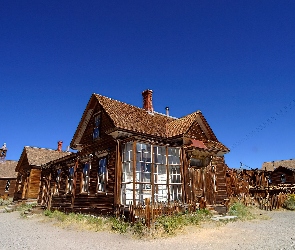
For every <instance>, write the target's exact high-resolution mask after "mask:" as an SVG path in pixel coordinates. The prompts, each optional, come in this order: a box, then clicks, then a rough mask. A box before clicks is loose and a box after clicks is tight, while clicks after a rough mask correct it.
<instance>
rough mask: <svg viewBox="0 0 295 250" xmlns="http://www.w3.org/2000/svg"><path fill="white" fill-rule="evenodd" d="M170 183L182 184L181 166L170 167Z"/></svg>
mask: <svg viewBox="0 0 295 250" xmlns="http://www.w3.org/2000/svg"><path fill="white" fill-rule="evenodd" d="M169 183H179V184H181V173H180V166H169Z"/></svg>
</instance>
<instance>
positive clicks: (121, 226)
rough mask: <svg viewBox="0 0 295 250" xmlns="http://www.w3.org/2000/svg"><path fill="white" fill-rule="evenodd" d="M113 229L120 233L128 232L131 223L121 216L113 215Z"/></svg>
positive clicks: (111, 219)
mask: <svg viewBox="0 0 295 250" xmlns="http://www.w3.org/2000/svg"><path fill="white" fill-rule="evenodd" d="M110 221H111V225H112V230H113V231H115V232H118V233H126V232H127V229H128V228H129V223H127V222H125V221H123V220H122V219H120V218H115V217H111V218H110Z"/></svg>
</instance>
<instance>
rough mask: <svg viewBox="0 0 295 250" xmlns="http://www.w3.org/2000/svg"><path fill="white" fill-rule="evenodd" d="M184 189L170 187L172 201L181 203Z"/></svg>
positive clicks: (177, 186) (174, 186)
mask: <svg viewBox="0 0 295 250" xmlns="http://www.w3.org/2000/svg"><path fill="white" fill-rule="evenodd" d="M181 196H182V189H181V185H170V200H171V201H179V200H181Z"/></svg>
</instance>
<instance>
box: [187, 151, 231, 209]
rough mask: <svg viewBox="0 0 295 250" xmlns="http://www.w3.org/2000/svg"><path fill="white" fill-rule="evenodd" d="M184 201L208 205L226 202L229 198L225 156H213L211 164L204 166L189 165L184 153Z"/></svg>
mask: <svg viewBox="0 0 295 250" xmlns="http://www.w3.org/2000/svg"><path fill="white" fill-rule="evenodd" d="M183 163H184V191H185V193H184V201H185V202H186V203H189V204H190V203H193V202H200V200H202V199H205V200H206V204H207V205H215V204H224V203H225V199H227V198H228V194H227V190H226V180H225V174H226V168H227V166H226V164H225V163H224V158H223V157H213V159H212V163H211V165H208V166H206V167H202V168H195V167H189V162H188V159H187V158H186V156H185V155H184V162H183Z"/></svg>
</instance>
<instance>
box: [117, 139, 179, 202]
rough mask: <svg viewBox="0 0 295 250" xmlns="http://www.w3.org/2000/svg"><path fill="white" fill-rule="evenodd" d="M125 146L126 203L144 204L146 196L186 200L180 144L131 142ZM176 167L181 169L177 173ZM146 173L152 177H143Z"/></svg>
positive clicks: (123, 195)
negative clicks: (161, 144) (184, 197)
mask: <svg viewBox="0 0 295 250" xmlns="http://www.w3.org/2000/svg"><path fill="white" fill-rule="evenodd" d="M122 149H123V150H122V165H121V167H122V179H121V181H122V183H121V195H120V197H121V203H122V204H124V205H128V204H131V203H132V204H143V203H144V201H145V198H150V199H151V202H168V203H169V202H174V201H179V200H182V199H183V183H182V180H183V166H182V158H181V152H182V151H181V148H180V147H169V146H168V145H165V146H159V145H155V144H150V143H146V142H141V141H129V142H126V143H125V144H124V145H123V147H122ZM145 150H146V151H147V152H145ZM145 154H146V156H147V157H144V155H145ZM147 169H148V170H147ZM172 169H177V173H176V174H175V173H172V172H171V171H172ZM146 174H148V175H149V178H146V176H145V177H142V175H146ZM174 177H175V178H174ZM176 180H177V181H176ZM175 190H176V191H175Z"/></svg>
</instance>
